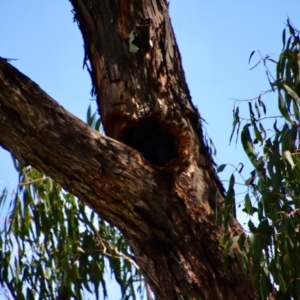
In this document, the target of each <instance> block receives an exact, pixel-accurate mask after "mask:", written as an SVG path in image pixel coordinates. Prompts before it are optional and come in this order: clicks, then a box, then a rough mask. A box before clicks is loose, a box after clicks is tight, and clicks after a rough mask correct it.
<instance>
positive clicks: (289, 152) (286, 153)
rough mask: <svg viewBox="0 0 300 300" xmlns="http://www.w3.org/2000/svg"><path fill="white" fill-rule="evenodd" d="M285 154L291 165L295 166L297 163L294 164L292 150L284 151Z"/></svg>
mask: <svg viewBox="0 0 300 300" xmlns="http://www.w3.org/2000/svg"><path fill="white" fill-rule="evenodd" d="M283 155H284V156H285V157H286V159H287V161H288V162H289V164H290V165H291V167H292V168H294V167H295V164H294V161H293V157H292V154H291V151H289V150H286V151H284V152H283Z"/></svg>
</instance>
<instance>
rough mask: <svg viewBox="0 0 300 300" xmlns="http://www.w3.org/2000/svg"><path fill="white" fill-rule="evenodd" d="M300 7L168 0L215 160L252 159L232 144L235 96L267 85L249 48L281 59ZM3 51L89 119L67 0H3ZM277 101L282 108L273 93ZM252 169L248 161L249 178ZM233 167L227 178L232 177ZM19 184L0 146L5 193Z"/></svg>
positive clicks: (294, 0) (292, 0)
mask: <svg viewBox="0 0 300 300" xmlns="http://www.w3.org/2000/svg"><path fill="white" fill-rule="evenodd" d="M299 12H300V2H299V0H289V1H284V0H283V1H279V0H278V1H274V0H273V1H271V0H263V1H261V0H252V1H241V0H229V1H221V0H215V1H200V0H171V1H170V13H171V18H172V24H173V27H174V30H175V34H176V38H177V42H178V44H179V48H180V52H181V55H182V59H183V66H184V69H185V74H186V79H187V82H188V85H189V87H190V91H191V94H192V97H193V101H194V103H195V104H196V105H197V106H198V108H199V111H200V113H201V115H202V117H203V118H204V119H205V120H206V121H207V122H208V125H206V129H207V131H208V133H209V136H210V137H211V138H212V139H213V141H214V143H215V145H216V148H217V151H218V154H217V163H218V164H221V163H231V164H234V165H238V163H239V162H245V161H247V160H246V157H245V155H244V153H243V151H242V150H241V148H240V147H235V146H234V144H233V145H231V146H228V141H229V136H230V132H231V129H232V125H231V124H232V108H233V103H234V101H233V100H231V99H232V98H238V99H248V98H253V97H255V96H257V95H258V94H259V93H260V92H261V91H263V90H266V89H268V87H269V86H268V81H267V79H266V77H265V75H264V74H265V72H264V69H263V68H257V69H255V70H253V71H248V70H249V66H248V58H249V55H250V52H251V51H252V50H260V51H261V52H262V54H274V59H275V60H276V58H277V55H278V54H279V53H280V50H281V47H282V44H281V33H282V30H283V28H284V25H285V23H286V19H287V17H289V18H290V19H291V20H292V22H293V24H294V25H295V26H296V27H297V28H298V29H300V20H299ZM0 56H2V57H7V58H16V59H18V60H17V61H14V62H13V65H14V66H15V67H17V68H18V69H19V70H20V71H22V72H23V73H24V74H26V75H27V76H28V77H30V78H31V79H32V80H34V81H35V82H36V83H38V84H39V85H40V87H41V88H42V89H44V90H45V91H46V92H47V93H48V94H49V95H50V96H52V97H53V98H54V99H55V100H56V101H58V102H59V103H60V104H61V105H62V106H64V107H65V108H66V109H67V110H69V111H71V112H72V113H73V114H74V115H76V116H78V117H79V118H81V119H83V120H85V116H86V110H87V107H88V105H89V103H90V98H91V97H90V95H89V92H90V89H91V83H90V78H89V75H88V73H87V71H86V70H83V69H82V61H83V41H82V38H81V34H80V32H79V30H78V28H77V25H76V24H75V23H73V21H72V14H71V6H70V3H69V2H68V1H67V0H52V1H40V0H30V1H24V0H14V1H1V2H0ZM253 61H255V59H254V60H253ZM272 100H273V101H274V108H275V107H277V102H276V96H275V95H274V96H273V97H271V98H270V101H272ZM245 116H247V114H245ZM0 131H1V129H0ZM247 170H248V171H249V170H250V166H249V164H248V168H247V167H246V172H245V176H248V174H247ZM231 171H232V170H230V171H227V172H225V173H224V174H222V178H223V179H227V178H229V175H230V174H231ZM16 182H17V177H16V174H15V173H14V172H13V166H12V163H11V159H10V155H9V153H8V152H6V151H5V150H3V149H2V148H0V191H1V190H2V189H3V188H4V187H5V186H9V187H10V188H11V189H13V188H14V186H15V185H14V183H16ZM225 186H227V184H225Z"/></svg>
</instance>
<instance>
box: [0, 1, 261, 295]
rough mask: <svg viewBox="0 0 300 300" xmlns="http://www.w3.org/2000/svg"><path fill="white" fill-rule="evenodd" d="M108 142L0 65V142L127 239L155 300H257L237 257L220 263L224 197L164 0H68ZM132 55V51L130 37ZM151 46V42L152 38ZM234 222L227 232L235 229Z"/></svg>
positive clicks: (31, 84) (22, 77) (5, 64)
mask: <svg viewBox="0 0 300 300" xmlns="http://www.w3.org/2000/svg"><path fill="white" fill-rule="evenodd" d="M71 3H72V4H73V6H74V12H75V19H76V20H77V22H78V24H79V27H80V29H81V32H82V34H83V38H84V41H85V50H86V55H87V57H86V58H87V59H89V60H90V65H91V69H90V73H91V77H92V80H93V83H94V88H95V93H96V95H97V102H98V106H99V109H100V112H101V116H102V119H103V123H104V128H105V131H106V133H107V135H108V136H110V137H112V138H114V139H117V140H119V141H121V142H123V143H125V144H128V145H129V146H131V147H133V148H135V149H137V150H138V151H136V150H134V149H132V148H130V147H128V146H126V145H124V144H122V143H119V142H117V141H115V140H112V139H110V138H108V137H103V136H101V135H100V134H98V133H96V132H95V131H93V130H92V129H90V128H89V127H88V126H86V125H85V124H84V123H83V122H81V121H79V120H78V119H77V118H75V117H74V116H72V115H71V114H70V113H68V112H66V111H65V110H64V109H63V108H62V107H60V106H59V105H58V104H57V103H56V102H55V101H54V100H52V99H51V98H50V97H49V96H47V95H46V94H45V93H44V92H42V91H41V90H40V89H39V87H38V86H37V85H35V84H34V83H32V82H31V81H30V80H29V79H28V78H27V77H25V76H24V75H22V74H20V73H19V72H18V71H17V70H16V69H14V68H13V67H11V66H10V65H9V64H8V63H7V62H5V61H4V60H0V130H1V135H0V145H2V146H3V147H4V148H6V149H8V150H9V151H11V152H12V153H13V154H14V155H15V156H16V157H17V158H18V159H19V160H20V161H21V162H22V163H24V164H31V165H33V166H34V167H36V168H37V169H39V170H41V171H43V172H45V173H46V174H48V175H49V176H51V177H52V178H53V179H54V180H56V181H57V182H59V183H61V184H62V186H63V187H64V188H66V189H67V190H69V191H70V192H72V193H74V194H75V195H76V196H78V197H79V198H80V199H82V200H83V201H85V202H86V203H88V204H89V205H90V206H91V207H92V209H94V210H95V211H97V212H99V213H100V214H101V216H102V217H103V218H105V219H106V220H107V221H109V222H110V223H111V224H113V225H115V226H117V227H118V228H119V229H120V230H121V231H122V233H123V234H124V235H125V237H126V238H127V240H128V242H129V244H130V245H131V246H132V249H133V251H134V253H135V259H136V261H137V263H138V265H139V266H140V268H141V270H142V272H143V273H144V275H145V276H146V277H147V281H148V282H149V284H150V285H151V287H152V289H153V291H154V293H155V295H156V297H157V299H176V298H178V299H185V298H186V299H190V298H191V296H184V293H188V292H192V293H194V294H195V295H198V296H199V297H200V298H201V299H255V297H256V296H255V292H254V289H253V286H252V283H251V281H250V279H249V278H247V277H246V276H245V275H243V272H242V268H241V265H240V255H239V253H238V252H237V251H235V256H234V257H233V258H229V264H228V267H227V268H224V267H223V264H222V261H223V259H222V251H223V249H222V248H221V247H220V246H219V239H220V238H221V236H222V235H223V231H222V228H221V227H217V226H216V225H215V217H216V216H215V208H216V206H218V205H219V203H220V201H221V200H222V196H223V189H222V185H221V184H220V182H219V179H218V177H217V176H216V174H215V171H214V168H213V163H212V159H211V157H210V155H209V153H208V152H207V149H206V146H205V144H204V142H203V137H202V131H201V123H200V116H199V114H198V112H197V110H196V109H195V108H194V106H193V104H192V102H191V99H190V95H189V91H188V87H187V85H186V82H185V78H184V72H183V70H182V66H181V59H180V54H179V51H178V49H177V45H176V42H175V38H174V34H173V30H172V28H171V25H170V20H169V17H168V8H167V5H166V4H165V2H164V1H163V0H110V1H108V0H106V1H84V0H72V1H71ZM131 34H132V35H133V36H134V37H135V39H134V40H133V43H134V44H135V45H136V46H138V47H139V49H138V51H137V52H136V53H132V52H130V51H129V50H130V47H129V36H130V35H131ZM150 40H151V42H150ZM240 229H241V228H240V226H239V224H238V223H237V222H235V221H234V222H233V230H240Z"/></svg>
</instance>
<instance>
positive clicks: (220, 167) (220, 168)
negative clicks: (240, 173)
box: [217, 164, 227, 173]
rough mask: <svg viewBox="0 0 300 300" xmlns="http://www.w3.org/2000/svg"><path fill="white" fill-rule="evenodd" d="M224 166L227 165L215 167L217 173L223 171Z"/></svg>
mask: <svg viewBox="0 0 300 300" xmlns="http://www.w3.org/2000/svg"><path fill="white" fill-rule="evenodd" d="M226 166H227V165H226V164H223V165H220V166H218V168H217V173H221V172H223V171H224V169H225V167H226Z"/></svg>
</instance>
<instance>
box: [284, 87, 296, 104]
mask: <svg viewBox="0 0 300 300" xmlns="http://www.w3.org/2000/svg"><path fill="white" fill-rule="evenodd" d="M283 87H284V89H285V90H286V92H287V93H288V94H289V95H290V96H291V97H292V98H293V99H294V100H295V101H297V103H298V104H299V105H300V98H299V96H298V95H297V93H296V92H295V91H293V90H292V89H291V88H290V87H289V86H288V85H286V84H283Z"/></svg>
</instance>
